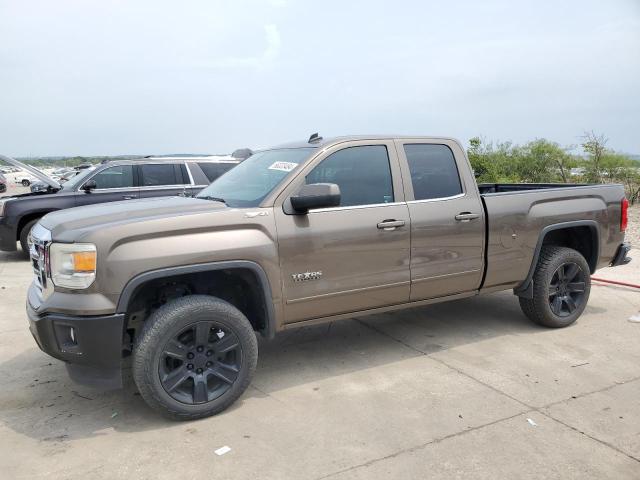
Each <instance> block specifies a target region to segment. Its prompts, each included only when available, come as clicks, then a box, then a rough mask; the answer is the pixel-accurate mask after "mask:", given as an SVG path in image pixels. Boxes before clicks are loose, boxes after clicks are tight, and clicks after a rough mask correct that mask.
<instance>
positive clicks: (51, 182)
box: [0, 155, 61, 190]
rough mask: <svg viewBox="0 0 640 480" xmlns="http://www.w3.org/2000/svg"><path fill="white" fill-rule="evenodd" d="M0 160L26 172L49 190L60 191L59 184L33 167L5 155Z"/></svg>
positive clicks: (0, 156)
mask: <svg viewBox="0 0 640 480" xmlns="http://www.w3.org/2000/svg"><path fill="white" fill-rule="evenodd" d="M0 160H2V161H4V162H7V163H8V164H9V165H13V166H14V167H18V168H22V169H24V170H26V171H27V172H29V173H30V174H31V175H33V176H34V177H36V178H37V179H38V180H40V181H41V182H44V183H46V184H47V185H49V186H50V187H51V188H55V189H56V190H60V188H61V187H60V184H59V183H58V182H56V181H55V180H54V179H53V178H51V177H49V176H47V175H45V174H44V173H42V172H41V171H40V170H38V169H37V168H35V167H32V166H31V165H26V164H24V163H22V162H19V161H18V160H16V159H15V158H11V157H7V156H6V155H0Z"/></svg>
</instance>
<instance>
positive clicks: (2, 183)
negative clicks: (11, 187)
mask: <svg viewBox="0 0 640 480" xmlns="http://www.w3.org/2000/svg"><path fill="white" fill-rule="evenodd" d="M6 191H7V179H6V178H5V176H4V175H3V174H2V173H0V193H4V192H6Z"/></svg>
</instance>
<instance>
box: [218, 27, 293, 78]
mask: <svg viewBox="0 0 640 480" xmlns="http://www.w3.org/2000/svg"><path fill="white" fill-rule="evenodd" d="M263 28H264V33H265V39H266V43H267V45H266V47H265V49H264V51H263V52H262V55H260V56H251V57H227V58H221V59H217V60H213V61H212V62H210V63H209V65H210V66H212V67H216V68H234V67H235V68H237V67H247V68H256V69H261V68H266V67H268V66H269V65H271V64H272V63H273V62H275V61H276V60H277V58H278V56H279V55H280V47H281V46H282V39H281V38H280V31H279V30H278V27H277V25H274V24H268V25H264V27H263Z"/></svg>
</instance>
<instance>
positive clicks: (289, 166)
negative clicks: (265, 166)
mask: <svg viewBox="0 0 640 480" xmlns="http://www.w3.org/2000/svg"><path fill="white" fill-rule="evenodd" d="M297 166H298V164H297V163H292V162H275V163H274V164H273V165H271V166H270V167H269V170H280V171H281V172H290V171H291V170H293V169H294V168H296V167H297Z"/></svg>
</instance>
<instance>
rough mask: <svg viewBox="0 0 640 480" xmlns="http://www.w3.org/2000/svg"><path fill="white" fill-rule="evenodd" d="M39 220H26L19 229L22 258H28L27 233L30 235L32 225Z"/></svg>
mask: <svg viewBox="0 0 640 480" xmlns="http://www.w3.org/2000/svg"><path fill="white" fill-rule="evenodd" d="M39 221H40V219H39V218H36V219H35V220H31V221H29V222H27V224H26V225H25V226H24V227H22V230H20V246H21V247H22V255H23V256H24V258H29V248H30V245H29V235H31V229H32V228H33V226H34V225H35V224H36V223H38V222H39Z"/></svg>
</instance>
